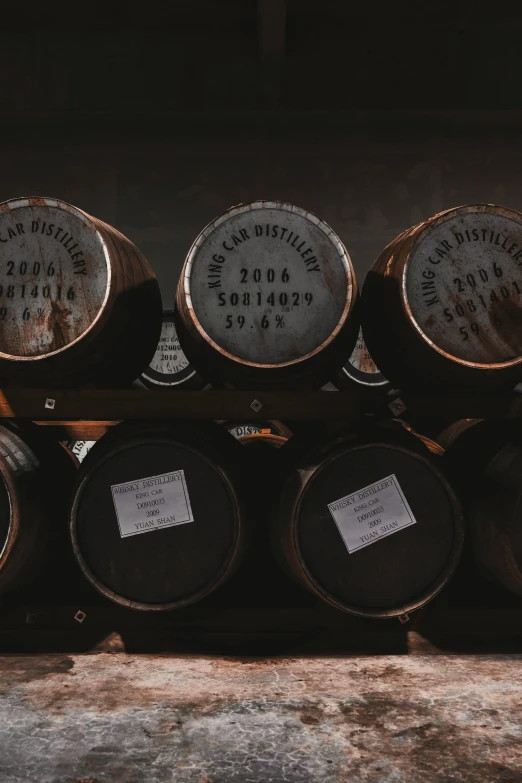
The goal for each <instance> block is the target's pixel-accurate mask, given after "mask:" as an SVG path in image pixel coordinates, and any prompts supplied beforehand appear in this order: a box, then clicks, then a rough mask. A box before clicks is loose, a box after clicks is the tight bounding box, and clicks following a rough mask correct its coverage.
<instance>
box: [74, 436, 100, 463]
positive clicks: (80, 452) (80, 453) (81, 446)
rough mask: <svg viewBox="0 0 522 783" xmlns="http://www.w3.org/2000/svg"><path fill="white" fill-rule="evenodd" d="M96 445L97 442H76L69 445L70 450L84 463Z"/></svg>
mask: <svg viewBox="0 0 522 783" xmlns="http://www.w3.org/2000/svg"><path fill="white" fill-rule="evenodd" d="M95 443H96V441H95V440H74V441H72V442H71V443H70V444H69V448H70V449H71V451H72V453H73V454H74V455H75V456H76V457H77V458H78V460H79V461H80V462H83V460H84V459H85V457H86V456H87V454H88V453H89V451H90V450H91V449H92V447H93V446H94V444H95Z"/></svg>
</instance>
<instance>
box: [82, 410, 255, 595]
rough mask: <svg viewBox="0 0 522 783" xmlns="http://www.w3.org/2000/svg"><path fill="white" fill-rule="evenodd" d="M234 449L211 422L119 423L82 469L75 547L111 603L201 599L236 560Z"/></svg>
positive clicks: (241, 527)
mask: <svg viewBox="0 0 522 783" xmlns="http://www.w3.org/2000/svg"><path fill="white" fill-rule="evenodd" d="M242 459H243V452H242V449H241V446H240V445H239V444H238V443H237V442H236V441H235V440H234V439H233V438H231V437H230V435H228V433H227V432H226V431H225V430H223V429H222V428H221V427H220V426H219V425H218V424H215V423H214V422H207V423H201V424H198V423H194V424H187V423H183V422H176V421H168V422H163V423H158V424H150V425H149V424H142V425H131V424H130V423H129V424H121V425H117V426H116V427H114V428H113V430H112V431H111V432H109V433H108V434H107V435H104V436H103V438H101V439H100V440H99V441H98V442H97V444H96V446H94V448H93V449H92V450H91V452H90V453H89V456H88V459H87V460H86V461H85V462H84V463H83V465H82V467H81V469H80V475H79V480H78V486H77V490H76V492H75V497H74V502H73V507H72V512H71V537H72V542H73V549H74V553H75V556H76V558H77V560H78V563H79V565H80V568H81V570H82V571H83V573H84V575H85V576H86V578H87V579H88V580H89V581H90V582H91V584H92V585H94V587H95V588H96V589H97V590H99V591H100V592H101V593H102V594H103V595H105V596H106V597H107V598H109V599H111V600H112V601H114V602H116V603H118V604H121V605H123V606H127V607H130V608H133V609H140V610H144V611H164V610H169V609H175V608H179V607H181V606H185V605H187V604H190V603H193V602H195V601H198V600H199V599H200V598H203V597H204V596H205V595H207V594H208V593H210V592H211V591H213V590H214V589H216V588H217V587H218V585H220V584H221V583H222V582H223V581H225V580H226V579H227V578H228V577H229V576H230V574H231V573H232V572H233V570H234V568H235V567H236V565H237V564H238V562H239V560H240V556H241V552H242V545H243V541H244V537H245V524H246V523H245V520H244V513H243V511H242V502H241V500H240V496H239V490H238V489H237V488H238V487H239V486H240V484H241V480H240V471H241V470H242V467H241V464H242Z"/></svg>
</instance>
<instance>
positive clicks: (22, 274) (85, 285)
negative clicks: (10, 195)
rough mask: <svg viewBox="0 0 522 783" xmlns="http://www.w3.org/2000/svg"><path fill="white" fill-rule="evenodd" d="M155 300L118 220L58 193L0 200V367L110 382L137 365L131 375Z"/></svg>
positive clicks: (141, 355) (4, 371)
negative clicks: (100, 216)
mask: <svg viewBox="0 0 522 783" xmlns="http://www.w3.org/2000/svg"><path fill="white" fill-rule="evenodd" d="M138 305H140V306H141V307H142V308H143V307H144V308H148V313H147V318H146V317H145V314H144V313H140V311H139V309H138ZM160 307H161V305H160V299H159V289H158V286H157V283H156V280H155V278H154V275H153V274H152V271H151V270H150V268H149V266H148V264H147V262H146V260H145V259H144V257H143V256H142V255H141V254H140V253H139V251H138V250H137V249H136V248H135V247H134V245H132V243H131V242H130V241H129V240H128V239H126V237H124V236H123V235H122V234H120V233H119V232H117V231H116V230H115V229H113V228H111V227H110V226H107V225H106V224H105V223H102V222H101V221H99V220H97V219H96V218H93V217H91V216H90V215H87V214H86V213H85V212H83V211H82V210H80V209H77V208H76V207H73V206H72V205H70V204H67V203H65V202H63V201H59V200H57V199H51V198H20V199H13V200H11V201H7V202H4V203H2V204H0V375H5V376H6V377H7V378H8V379H13V380H16V381H22V382H26V383H30V384H34V383H38V382H41V383H42V384H45V383H50V384H52V385H74V384H75V383H76V382H79V383H83V382H87V381H89V382H98V381H102V379H103V378H104V377H105V380H106V381H107V382H108V383H110V382H112V381H113V380H114V378H115V377H116V376H118V377H120V376H121V377H122V379H123V380H126V379H127V378H128V377H129V375H130V374H131V373H132V372H133V369H132V368H133V367H136V371H135V374H134V377H136V375H137V374H138V373H139V371H140V370H141V369H142V367H143V364H144V363H145V362H146V361H147V360H148V358H150V356H151V354H152V350H153V346H154V345H155V344H156V335H157V333H158V331H159V319H160V311H159V308H160ZM102 333H103V334H102ZM133 339H134V341H135V342H134V345H133V346H132V345H129V343H130V342H131V341H132V340H133ZM109 353H112V355H111V356H109ZM130 380H133V378H132V377H131V378H130Z"/></svg>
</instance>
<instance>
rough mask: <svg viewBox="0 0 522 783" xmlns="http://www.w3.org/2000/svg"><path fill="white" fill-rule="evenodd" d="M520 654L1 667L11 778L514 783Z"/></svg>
mask: <svg viewBox="0 0 522 783" xmlns="http://www.w3.org/2000/svg"><path fill="white" fill-rule="evenodd" d="M520 664H521V657H520V656H509V657H501V656H489V657H481V658H469V657H460V656H458V657H451V658H447V657H423V656H418V657H407V656H387V657H381V658H371V657H370V658H351V659H348V660H346V659H339V658H337V657H333V658H332V657H319V658H311V657H300V658H263V657H258V658H245V657H243V658H232V657H227V658H223V657H208V656H207V657H187V656H184V657H171V656H170V657H163V656H160V657H154V656H133V655H103V654H100V655H88V656H66V655H54V656H38V657H31V656H24V657H9V658H0V672H1V678H0V682H1V686H0V693H1V696H0V725H1V726H3V727H4V728H3V729H2V730H1V731H2V734H1V737H2V754H1V756H0V777H1V778H2V780H3V781H6V783H28V782H29V781H30V782H31V783H32V782H33V781H34V782H35V783H36V781H37V782H38V783H54V782H55V781H58V780H59V781H62V780H63V781H65V780H67V781H71V782H72V781H75V782H76V783H80V781H93V782H94V781H102V780H103V781H106V782H107V783H116V782H117V781H122V780H125V781H126V783H141V782H142V781H143V780H147V781H150V782H151V783H170V781H172V780H176V783H178V782H179V783H202V781H208V783H218V781H219V782H220V783H221V782H222V783H266V781H270V780H273V781H278V783H309V782H310V781H319V782H321V783H339V782H340V781H358V782H359V781H360V783H383V782H384V781H394V782H395V783H426V781H459V783H476V781H479V780H480V781H488V783H497V781H499V782H500V781H502V783H518V782H519V781H520V779H521V778H522V744H521V743H520V727H521V721H522V711H521V706H520V690H521V688H522V667H521V665H520Z"/></svg>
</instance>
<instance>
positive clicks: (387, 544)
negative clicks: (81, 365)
mask: <svg viewBox="0 0 522 783" xmlns="http://www.w3.org/2000/svg"><path fill="white" fill-rule="evenodd" d="M233 428H234V427H233V425H230V426H229V430H230V429H233ZM244 429H246V431H245V432H243V433H242V434H241V435H240V436H239V439H237V438H234V437H231V433H230V431H227V429H226V428H224V427H223V426H222V425H220V424H219V423H216V422H205V423H186V422H176V421H173V422H169V423H167V424H162V425H160V424H146V423H141V424H135V423H133V424H130V423H122V424H120V425H117V426H115V427H113V428H112V429H111V431H110V432H109V433H108V434H106V435H104V436H103V437H102V438H101V439H100V440H99V441H98V442H97V443H96V444H95V446H94V447H93V448H92V449H91V450H90V451H89V453H88V455H87V456H86V458H85V459H84V461H83V463H82V464H81V466H80V468H79V469H78V467H77V463H76V464H75V460H74V458H73V457H72V456H71V453H70V451H68V450H67V449H66V448H64V447H63V445H62V444H59V443H57V442H56V441H54V440H52V439H51V438H50V437H48V436H46V435H45V434H42V432H41V430H40V429H39V428H38V427H36V426H30V427H29V426H27V425H18V424H14V423H6V422H4V423H3V425H2V426H0V474H1V476H2V482H0V593H5V592H8V591H10V590H14V589H15V588H17V587H18V586H20V585H21V584H22V583H23V582H24V581H27V580H28V579H30V578H31V577H33V578H34V577H35V576H36V575H37V574H38V572H39V568H41V567H42V563H43V561H44V560H45V558H46V557H49V552H50V550H52V549H53V548H56V547H58V548H60V547H62V546H64V544H63V542H64V541H66V542H67V547H68V549H69V555H70V552H71V549H72V552H73V553H74V557H75V559H76V562H77V564H78V565H79V568H80V570H81V572H82V573H83V575H84V577H85V578H86V579H87V580H88V582H90V583H91V585H93V586H94V587H95V588H96V589H97V590H98V591H99V592H100V593H102V594H103V595H104V596H106V597H107V598H108V599H110V600H112V601H114V602H115V603H117V604H120V605H124V606H127V607H131V608H134V609H140V610H153V611H154V610H155V611H162V610H171V609H177V608H180V607H183V606H186V605H188V604H191V603H194V602H196V601H198V600H200V599H201V598H203V597H204V596H206V595H208V594H209V593H211V592H212V591H214V590H215V589H216V588H218V587H219V586H220V585H221V584H222V583H224V582H225V581H226V580H227V579H228V578H229V577H230V576H231V575H232V574H234V572H235V571H236V570H237V569H238V568H239V567H240V566H241V565H242V564H243V567H245V564H246V563H248V558H249V557H251V556H252V553H254V554H255V552H256V548H257V547H258V545H259V541H260V535H261V536H265V535H266V538H267V539H268V538H270V540H271V546H272V549H273V554H274V555H275V557H273V558H271V559H267V562H266V579H267V581H269V580H270V579H271V577H272V574H271V571H272V570H273V569H274V568H276V567H279V566H280V567H282V568H283V569H284V570H285V571H287V572H288V573H289V574H290V575H291V576H293V577H294V579H295V580H296V581H297V582H298V583H300V584H301V585H302V586H303V587H304V588H307V589H308V590H309V591H312V592H313V593H314V594H315V595H317V596H319V597H320V598H321V599H323V600H324V601H326V602H327V603H329V604H331V605H333V606H335V607H336V608H338V609H340V610H342V611H345V612H348V613H350V614H354V615H360V616H366V617H375V618H386V617H393V616H401V615H404V614H407V613H409V612H411V611H414V610H415V609H417V608H419V607H421V606H422V605H424V604H425V603H427V602H428V601H429V600H430V599H432V598H433V597H434V596H435V595H437V593H439V592H440V590H442V588H443V587H444V586H445V585H446V584H447V582H448V581H449V580H450V578H451V576H452V575H453V573H454V572H455V570H456V568H457V565H458V562H459V558H460V556H461V553H462V549H463V544H464V533H465V524H466V523H467V524H468V526H469V532H470V533H471V536H470V540H471V541H472V542H473V547H474V551H475V555H476V558H477V562H478V563H479V565H480V567H481V568H482V569H483V570H484V571H485V572H486V573H487V574H488V575H489V576H490V577H491V578H492V579H494V580H495V581H497V582H499V583H501V584H503V585H504V586H505V587H506V588H508V589H510V590H512V591H513V592H515V593H518V594H519V595H522V573H521V569H522V538H521V532H520V531H521V529H522V526H521V525H520V522H521V519H522V494H521V489H520V488H521V487H522V426H520V425H518V424H517V425H516V426H513V424H511V425H510V426H509V427H508V426H502V425H499V424H498V423H496V424H492V423H491V422H476V421H473V420H468V421H466V422H464V423H459V424H458V425H455V426H454V427H453V428H452V429H451V430H450V431H448V432H446V433H445V434H444V435H443V437H442V438H441V442H442V441H443V440H444V442H445V443H446V445H447V446H448V448H447V449H446V453H445V454H444V457H440V456H439V454H440V453H441V452H442V451H443V450H442V448H441V447H440V446H439V447H436V446H433V447H432V448H431V449H430V448H428V446H429V445H430V443H429V441H427V440H426V439H424V440H421V439H419V438H418V437H416V435H415V433H413V432H411V431H407V430H405V429H403V428H401V427H399V426H397V427H396V426H394V425H392V424H388V425H361V426H360V427H359V428H358V429H357V430H352V431H350V432H348V431H346V432H342V433H338V434H336V435H335V436H332V435H329V436H328V435H327V434H326V433H325V432H314V433H313V434H312V433H310V432H308V433H307V432H303V433H296V434H294V435H293V437H291V438H289V439H287V435H288V431H287V430H286V428H284V427H282V428H279V429H278V428H275V429H271V428H266V429H264V430H262V431H261V432H248V431H247V428H244ZM232 434H234V433H232ZM426 444H428V445H426ZM245 446H248V448H245ZM281 446H282V447H281ZM274 447H276V448H274ZM57 475H58V476H59V477H60V487H59V491H57V488H56V476H57ZM69 490H70V492H69ZM465 520H466V522H465ZM71 544H72V547H71ZM64 556H65V555H64ZM276 563H279V566H277V565H276Z"/></svg>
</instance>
